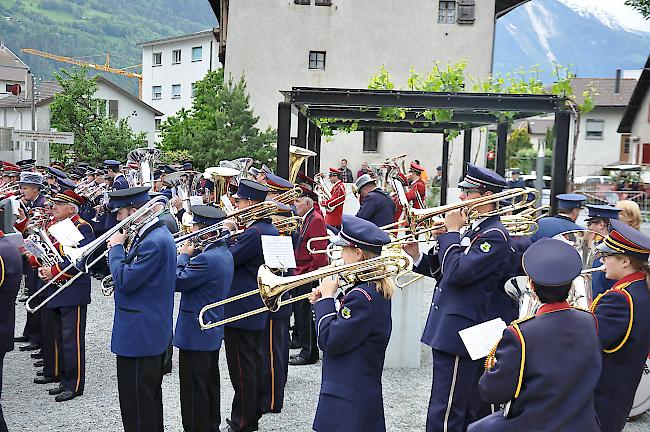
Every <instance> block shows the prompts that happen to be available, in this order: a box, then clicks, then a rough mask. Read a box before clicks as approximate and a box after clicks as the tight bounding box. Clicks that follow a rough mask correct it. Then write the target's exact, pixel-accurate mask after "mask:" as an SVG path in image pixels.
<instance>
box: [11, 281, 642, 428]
mask: <svg viewBox="0 0 650 432" xmlns="http://www.w3.org/2000/svg"><path fill="white" fill-rule="evenodd" d="M430 291H431V290H429V292H428V293H427V296H426V297H425V301H424V302H423V311H422V316H423V319H424V317H426V313H427V310H428V304H429V300H430V297H431V292H430ZM99 292H100V291H99V287H98V286H94V287H93V294H94V297H93V303H92V304H91V305H90V306H89V308H88V324H87V330H86V358H87V366H86V368H87V373H86V388H85V391H84V394H83V396H81V397H78V398H76V399H74V400H72V401H69V402H65V403H56V402H54V398H53V397H52V396H49V395H48V394H47V392H46V390H47V389H48V388H50V387H53V386H51V385H48V386H43V385H36V384H33V382H32V379H33V378H34V377H35V368H34V367H33V366H32V359H31V358H29V355H28V354H27V353H24V352H19V351H18V350H15V351H13V352H11V353H9V354H8V355H7V356H6V357H5V362H4V389H3V409H4V414H5V417H6V421H7V424H8V427H9V430H10V431H12V432H13V431H21V430H29V431H39V432H40V431H63V430H65V431H66V432H76V431H87V430H99V431H117V430H121V426H122V423H121V417H120V410H119V404H118V397H117V380H116V376H115V373H116V371H115V369H116V368H115V356H114V355H113V354H112V353H111V352H110V337H111V326H112V319H113V307H114V306H113V299H112V298H106V297H104V296H102V295H101V294H99ZM177 300H178V298H177ZM176 308H178V301H177V302H176ZM16 315H17V319H16V328H17V329H18V330H19V331H20V330H22V327H23V324H24V320H25V309H24V308H23V307H22V304H20V305H19V306H18V307H17V314H16ZM422 350H423V353H422V360H423V361H422V366H421V367H420V368H419V369H387V370H385V371H384V374H383V389H384V409H385V413H386V423H387V429H388V430H389V431H407V430H409V431H411V430H424V424H425V420H426V411H427V404H428V396H429V391H430V385H431V354H430V351H429V350H428V349H426V348H425V347H424V345H423V348H422ZM222 351H223V350H222ZM177 359H178V353H177V352H176V353H174V370H173V372H172V374H171V375H167V376H165V379H164V382H163V398H164V410H165V413H164V416H165V417H164V418H165V430H166V431H182V426H181V415H180V402H179V396H178V395H179V383H178V369H177V363H176V362H177ZM220 363H221V364H220V367H221V397H222V407H221V415H222V418H223V419H225V418H226V416H227V415H228V414H229V412H230V402H231V401H232V396H233V391H232V387H231V385H230V382H229V379H228V371H227V368H226V361H225V352H222V353H221V362H220ZM319 386H320V363H318V364H316V365H311V366H290V367H289V378H288V382H287V387H286V394H285V401H284V409H283V411H282V413H280V414H267V415H265V416H264V417H263V418H262V419H261V421H260V430H263V431H310V430H311V424H312V420H313V417H314V413H315V411H316V404H317V401H318V391H319ZM637 431H650V415H649V414H648V413H646V414H644V415H643V416H641V417H639V418H637V419H636V420H635V421H633V422H631V423H628V425H627V427H626V428H625V432H637Z"/></svg>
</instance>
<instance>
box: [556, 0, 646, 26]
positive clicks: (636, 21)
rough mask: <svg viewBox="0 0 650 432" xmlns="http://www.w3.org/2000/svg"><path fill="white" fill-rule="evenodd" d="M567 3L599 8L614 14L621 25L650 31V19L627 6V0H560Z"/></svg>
mask: <svg viewBox="0 0 650 432" xmlns="http://www.w3.org/2000/svg"><path fill="white" fill-rule="evenodd" d="M560 1H561V2H562V3H565V4H567V5H572V4H573V5H577V6H580V7H584V8H588V9H592V10H593V9H597V10H601V11H604V12H607V13H609V14H610V15H612V16H614V17H615V18H616V19H617V20H618V21H619V22H620V23H621V25H623V26H625V27H628V28H631V29H634V30H641V31H645V32H650V20H645V19H643V16H642V15H641V14H640V13H638V12H637V11H636V10H634V9H632V8H631V7H629V6H625V0H560Z"/></svg>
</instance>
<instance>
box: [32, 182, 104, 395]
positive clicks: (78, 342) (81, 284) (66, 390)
mask: <svg viewBox="0 0 650 432" xmlns="http://www.w3.org/2000/svg"><path fill="white" fill-rule="evenodd" d="M52 202H53V203H54V206H53V208H52V214H53V216H54V221H53V223H57V222H61V221H63V220H66V219H70V220H71V221H72V223H73V224H74V225H75V227H76V228H77V229H78V230H79V232H80V233H81V234H82V235H83V240H81V241H80V242H79V247H82V246H85V245H87V244H88V243H90V242H91V241H92V240H94V239H95V235H94V234H93V230H92V228H91V226H90V224H88V222H86V221H85V220H83V219H82V218H81V217H79V214H78V212H79V206H81V205H82V204H83V203H84V199H83V198H82V197H80V196H79V195H77V194H76V193H75V192H74V191H72V190H66V191H65V192H62V193H59V194H57V195H55V196H54V197H53V198H52ZM53 244H54V246H55V247H58V249H59V250H60V251H61V256H62V258H63V259H64V260H63V262H60V263H58V264H56V265H55V266H53V267H40V268H39V269H38V275H39V277H40V278H41V279H42V280H43V281H45V282H47V281H49V280H50V279H52V278H54V277H59V281H60V283H65V282H66V281H67V280H68V279H69V278H70V277H72V276H74V274H75V273H76V272H77V270H73V271H70V272H69V273H65V274H64V275H63V276H58V275H59V273H61V271H62V269H65V268H66V267H67V266H68V265H70V261H69V260H68V259H67V258H65V255H64V254H63V253H62V251H63V249H62V248H61V247H59V246H58V242H56V241H53ZM57 289H58V287H57V285H52V286H51V287H50V288H49V292H46V295H50V294H52V293H53V292H54V291H56V290H57ZM89 303H90V276H89V275H88V274H84V275H82V276H80V277H79V278H78V279H77V280H76V281H74V282H73V283H72V284H71V285H70V286H69V287H67V288H65V289H64V290H63V291H61V292H60V293H59V294H58V295H56V296H55V297H53V298H52V299H51V300H50V301H49V302H47V304H46V305H45V307H46V308H48V309H51V310H52V312H53V328H54V340H55V342H56V351H57V355H58V357H57V359H58V360H57V362H58V364H60V365H61V368H60V372H59V375H60V377H61V384H60V385H59V387H57V388H53V389H51V390H50V391H49V393H50V395H56V398H55V400H56V401H57V402H64V401H68V400H71V399H74V398H75V397H77V396H81V395H82V394H83V392H84V383H85V376H86V312H87V307H88V304H89Z"/></svg>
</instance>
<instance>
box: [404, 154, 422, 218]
mask: <svg viewBox="0 0 650 432" xmlns="http://www.w3.org/2000/svg"><path fill="white" fill-rule="evenodd" d="M423 171H424V167H422V166H421V165H419V164H416V163H415V162H411V166H410V168H409V173H408V181H409V182H410V187H409V190H408V191H407V192H406V199H407V200H408V201H409V202H410V203H411V205H412V206H413V208H414V209H421V208H424V207H425V205H424V197H425V195H426V191H427V185H426V184H425V183H424V182H423V181H422V179H421V178H420V176H421V175H422V172H423Z"/></svg>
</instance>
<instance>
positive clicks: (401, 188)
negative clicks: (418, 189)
mask: <svg viewBox="0 0 650 432" xmlns="http://www.w3.org/2000/svg"><path fill="white" fill-rule="evenodd" d="M393 188H394V189H395V191H396V192H397V196H398V197H399V202H400V204H402V205H403V206H407V205H408V202H409V200H408V199H406V192H405V191H404V186H402V184H401V183H400V182H398V181H397V180H393Z"/></svg>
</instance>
